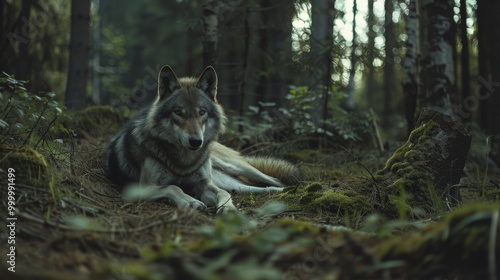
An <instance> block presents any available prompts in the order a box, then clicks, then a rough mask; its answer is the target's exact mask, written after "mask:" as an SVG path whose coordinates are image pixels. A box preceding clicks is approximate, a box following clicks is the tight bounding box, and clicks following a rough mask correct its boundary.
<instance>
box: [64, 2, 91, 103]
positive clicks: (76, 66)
mask: <svg viewBox="0 0 500 280" xmlns="http://www.w3.org/2000/svg"><path fill="white" fill-rule="evenodd" d="M89 21H90V0H73V1H72V2H71V38H70V44H69V51H70V54H69V57H70V59H69V69H68V81H67V85H66V99H65V105H66V107H67V108H68V109H70V110H81V109H84V108H85V106H86V102H85V101H86V98H87V80H88V75H89V50H90V36H89V34H90V28H89Z"/></svg>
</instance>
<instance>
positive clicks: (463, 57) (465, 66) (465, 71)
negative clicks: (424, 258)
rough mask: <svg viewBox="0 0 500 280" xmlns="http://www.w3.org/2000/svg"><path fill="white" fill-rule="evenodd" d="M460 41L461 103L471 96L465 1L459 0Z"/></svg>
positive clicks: (465, 119) (467, 120)
mask: <svg viewBox="0 0 500 280" xmlns="http://www.w3.org/2000/svg"><path fill="white" fill-rule="evenodd" d="M460 41H461V43H462V52H461V53H460V61H461V64H462V65H461V66H462V76H461V80H462V96H461V99H462V103H464V102H463V101H464V100H466V99H467V98H469V96H471V92H470V88H471V86H470V63H469V56H470V53H469V39H468V38H467V1H466V0H460ZM463 120H464V121H466V122H469V121H470V120H471V115H470V114H468V115H467V116H465V117H464V119H463Z"/></svg>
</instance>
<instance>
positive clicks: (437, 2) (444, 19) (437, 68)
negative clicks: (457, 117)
mask: <svg viewBox="0 0 500 280" xmlns="http://www.w3.org/2000/svg"><path fill="white" fill-rule="evenodd" d="M453 7H454V1H453V0H430V1H425V2H424V1H420V2H419V8H418V12H419V19H420V21H419V37H420V54H421V61H420V81H421V85H422V87H421V89H420V91H419V95H418V98H417V103H418V108H419V109H422V108H424V107H430V108H433V109H435V110H438V111H440V112H442V113H444V114H446V115H448V116H453V115H454V114H453V110H452V109H453V106H452V105H453V104H454V101H455V100H456V99H457V91H456V78H455V61H454V48H455V45H454V39H455V31H456V29H455V27H454V25H455V21H454V20H453V15H454V14H453Z"/></svg>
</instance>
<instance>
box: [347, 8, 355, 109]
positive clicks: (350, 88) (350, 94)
mask: <svg viewBox="0 0 500 280" xmlns="http://www.w3.org/2000/svg"><path fill="white" fill-rule="evenodd" d="M352 5H353V7H352V13H353V20H352V46H351V48H352V49H351V69H350V70H349V81H348V82H347V101H346V104H345V105H346V107H347V109H354V75H355V74H356V63H357V56H356V48H357V42H356V40H357V34H356V14H357V13H358V5H357V3H356V0H354V1H353V4H352Z"/></svg>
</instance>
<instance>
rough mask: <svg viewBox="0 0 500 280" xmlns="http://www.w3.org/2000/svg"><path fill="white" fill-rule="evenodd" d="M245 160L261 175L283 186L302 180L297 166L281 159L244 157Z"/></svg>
mask: <svg viewBox="0 0 500 280" xmlns="http://www.w3.org/2000/svg"><path fill="white" fill-rule="evenodd" d="M245 160H246V161H247V162H248V163H249V164H250V165H251V166H253V167H255V168H256V169H258V170H259V171H261V172H262V173H264V174H267V175H269V176H271V177H274V178H277V179H278V180H280V181H281V182H282V183H284V184H285V185H295V184H297V183H299V182H300V181H301V180H302V178H303V174H302V172H301V171H300V169H299V168H298V167H297V166H295V165H294V164H292V163H290V162H288V161H286V160H283V159H277V158H270V157H258V156H248V157H247V156H245Z"/></svg>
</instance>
